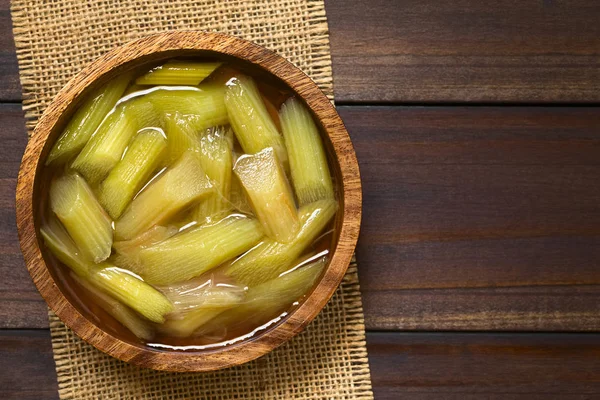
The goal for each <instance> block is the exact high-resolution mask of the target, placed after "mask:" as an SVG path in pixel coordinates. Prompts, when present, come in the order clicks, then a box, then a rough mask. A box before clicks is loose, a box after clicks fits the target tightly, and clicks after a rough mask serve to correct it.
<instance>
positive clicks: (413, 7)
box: [325, 0, 600, 103]
mask: <svg viewBox="0 0 600 400" xmlns="http://www.w3.org/2000/svg"><path fill="white" fill-rule="evenodd" d="M325 6H326V9H327V16H328V20H329V29H330V36H331V55H332V61H333V72H334V74H333V75H334V80H335V95H336V100H337V101H338V102H339V103H342V102H353V103H357V102H377V101H387V102H463V101H469V102H557V101H560V102H571V101H573V102H582V101H594V102H597V101H599V100H600V90H599V89H600V68H599V67H600V3H598V2H597V1H595V0H576V1H567V0H547V1H532V0H528V1H519V0H512V1H494V0H457V1H445V0H430V1H421V0H372V1H358V0H357V1H347V0H326V2H325Z"/></svg>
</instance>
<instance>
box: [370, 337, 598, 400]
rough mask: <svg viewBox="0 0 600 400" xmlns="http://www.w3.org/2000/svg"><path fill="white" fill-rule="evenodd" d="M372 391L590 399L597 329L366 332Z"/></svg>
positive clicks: (419, 397) (382, 395)
mask: <svg viewBox="0 0 600 400" xmlns="http://www.w3.org/2000/svg"><path fill="white" fill-rule="evenodd" d="M367 347H368V350H369V363H370V365H371V377H372V381H373V389H374V392H375V398H376V399H378V400H384V399H390V400H391V399H404V398H406V399H411V400H413V399H414V400H435V399H445V400H453V399H456V400H475V399H483V398H485V399H512V400H516V399H523V400H536V399H540V400H541V399H567V400H575V399H581V400H583V399H591V398H597V397H598V396H599V395H600V373H599V372H598V371H599V369H598V367H600V361H599V360H598V356H600V337H599V336H598V335H597V334H594V335H584V334H563V335H561V334H485V333H483V334H456V333H443V334H441V333H434V334H432V333H409V334H407V333H387V334H386V333H370V334H368V335H367Z"/></svg>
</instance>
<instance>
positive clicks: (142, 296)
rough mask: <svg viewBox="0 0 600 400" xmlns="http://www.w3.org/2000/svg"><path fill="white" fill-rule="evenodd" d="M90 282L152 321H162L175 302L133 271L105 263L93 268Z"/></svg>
mask: <svg viewBox="0 0 600 400" xmlns="http://www.w3.org/2000/svg"><path fill="white" fill-rule="evenodd" d="M89 280H90V282H91V283H92V284H93V285H94V286H96V287H98V288H99V289H100V290H102V291H104V292H105V293H107V294H109V295H110V296H112V297H113V298H115V299H117V300H118V301H120V302H121V303H123V304H125V305H127V306H128V307H131V308H132V309H134V310H135V311H137V312H138V313H140V314H141V315H143V316H144V317H146V318H148V319H149V320H150V321H153V322H158V323H162V322H164V320H165V315H166V314H168V313H170V312H171V311H173V304H171V302H170V301H169V300H168V299H167V298H166V297H165V296H164V295H163V294H162V293H161V292H159V291H158V290H156V289H154V288H153V287H152V286H150V285H148V284H147V283H146V282H144V281H143V280H141V279H140V278H138V277H136V276H135V275H134V274H133V273H131V272H129V271H127V270H125V269H122V268H119V267H115V266H114V265H111V264H108V263H103V264H99V265H98V266H96V267H94V268H92V270H91V271H90V277H89Z"/></svg>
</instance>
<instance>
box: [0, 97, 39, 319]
mask: <svg viewBox="0 0 600 400" xmlns="http://www.w3.org/2000/svg"><path fill="white" fill-rule="evenodd" d="M0 127H2V129H0V143H2V145H1V146H0V275H1V276H2V279H1V280H0V328H38V327H47V326H48V317H47V311H46V307H45V305H44V303H43V300H42V298H41V296H40V295H39V294H38V293H37V290H36V289H35V286H34V285H33V283H32V282H31V278H30V277H29V274H28V273H27V270H26V268H25V264H24V263H23V256H22V255H21V250H20V248H19V240H18V237H17V232H16V221H15V197H14V192H15V187H16V184H17V174H18V171H19V163H20V162H21V156H22V154H23V150H25V145H26V144H27V134H26V133H25V122H24V120H23V112H22V110H21V106H20V105H8V104H0Z"/></svg>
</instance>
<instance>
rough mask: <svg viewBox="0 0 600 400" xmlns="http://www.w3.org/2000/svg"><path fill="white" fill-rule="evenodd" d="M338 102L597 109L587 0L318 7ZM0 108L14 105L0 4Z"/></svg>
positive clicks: (13, 76)
mask: <svg viewBox="0 0 600 400" xmlns="http://www.w3.org/2000/svg"><path fill="white" fill-rule="evenodd" d="M325 5H326V9H327V17H328V20H329V28H330V35H331V53H332V60H333V71H334V78H335V93H336V98H337V101H338V102H339V103H344V102H354V103H356V102H462V101H470V102H557V101H559V102H569V101H574V102H590V101H592V102H598V101H600V90H599V89H600V68H599V67H600V21H599V17H598V16H599V15H600V4H599V3H598V2H596V1H594V0H575V1H566V0H549V1H531V0H530V1H516V0H513V1H508V2H506V1H505V2H498V1H492V0H486V1H478V0H477V1H476V0H460V1H443V0H433V1H427V2H423V1H419V0H373V1H369V2H364V1H359V0H352V1H348V0H327V1H326V4H325ZM0 77H1V79H2V84H1V85H0V101H13V100H17V99H20V97H21V94H20V90H19V79H18V70H17V63H16V57H15V54H14V46H13V40H12V31H11V23H10V14H9V0H0Z"/></svg>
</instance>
